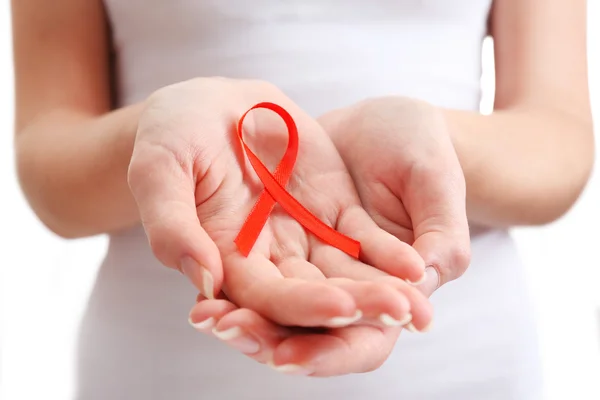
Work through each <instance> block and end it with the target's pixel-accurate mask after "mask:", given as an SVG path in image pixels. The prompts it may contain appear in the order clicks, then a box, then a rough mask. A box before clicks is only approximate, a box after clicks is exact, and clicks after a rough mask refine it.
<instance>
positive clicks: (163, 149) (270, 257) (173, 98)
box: [128, 78, 431, 329]
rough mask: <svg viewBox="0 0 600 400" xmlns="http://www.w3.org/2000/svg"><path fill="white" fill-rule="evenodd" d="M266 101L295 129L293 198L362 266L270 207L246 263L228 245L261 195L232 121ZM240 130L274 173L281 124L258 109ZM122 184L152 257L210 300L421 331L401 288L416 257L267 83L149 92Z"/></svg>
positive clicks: (422, 303) (419, 312)
mask: <svg viewBox="0 0 600 400" xmlns="http://www.w3.org/2000/svg"><path fill="white" fill-rule="evenodd" d="M265 101H268V102H273V103H276V104H279V105H281V106H282V107H284V108H285V109H286V110H287V111H289V112H290V114H291V115H292V116H293V118H294V120H295V122H296V124H297V126H298V130H299V136H300V138H299V140H300V143H299V154H298V159H297V162H296V165H295V168H294V171H293V174H292V177H291V179H290V183H289V184H288V188H289V191H290V193H291V194H292V196H294V197H295V198H296V199H298V200H299V201H300V202H301V203H302V204H303V205H304V206H305V207H306V208H308V209H309V210H310V211H311V212H312V213H313V214H315V215H316V216H317V217H318V218H319V219H320V220H322V221H324V222H325V223H327V224H328V225H330V226H332V227H335V228H336V229H337V230H338V231H340V232H341V233H343V234H346V235H348V236H351V237H353V238H354V239H356V240H358V241H360V242H361V256H360V260H356V259H354V258H352V257H350V256H348V255H347V254H345V253H343V252H342V251H340V250H338V249H336V248H334V247H331V246H328V245H325V244H323V243H321V242H320V241H319V240H317V239H316V238H315V237H313V236H312V235H310V234H307V232H306V231H305V230H304V228H303V227H302V226H301V225H300V224H299V223H298V222H297V221H295V220H294V219H293V218H291V217H290V216H289V215H287V214H286V213H285V212H284V211H283V210H281V209H279V208H278V207H276V208H275V209H274V210H273V212H272V214H271V216H270V218H269V220H268V222H267V224H266V225H265V227H264V229H263V231H262V232H261V234H260V236H259V238H258V241H257V242H256V245H255V246H254V248H253V250H252V251H251V252H250V255H249V256H248V257H245V256H243V255H242V254H241V253H240V252H239V251H238V249H237V248H236V245H235V243H234V239H235V237H236V235H237V233H238V232H239V230H240V228H241V226H242V225H243V223H244V221H245V219H246V217H247V216H248V214H249V212H250V211H251V209H252V206H253V204H254V203H255V201H256V200H257V198H258V197H259V195H260V193H261V191H262V190H263V186H262V184H261V183H260V182H259V181H258V179H257V178H255V177H254V171H252V170H251V169H249V168H248V166H247V165H246V162H245V158H244V155H243V153H242V151H241V146H240V143H239V140H238V138H237V133H236V123H237V121H238V120H239V118H240V117H241V115H242V114H243V113H244V112H245V111H246V110H248V109H249V108H250V107H252V106H254V105H255V104H256V103H259V102H265ZM244 131H245V133H244V137H245V140H246V142H247V143H248V144H249V146H250V147H251V148H252V149H253V151H255V152H256V153H257V155H258V156H259V157H260V159H261V160H262V161H263V162H264V163H265V164H266V165H267V166H269V167H272V165H274V164H275V163H276V162H277V161H278V157H280V154H281V153H282V152H283V151H282V150H283V149H284V148H285V144H286V142H287V139H288V135H287V131H286V129H285V126H284V125H283V124H282V122H281V121H280V120H279V119H278V118H277V117H276V116H275V114H273V113H270V112H264V111H261V110H257V111H253V112H252V113H251V114H249V115H248V117H247V122H246V123H245V125H244ZM128 180H129V185H130V188H131V190H132V193H133V195H134V197H135V199H136V202H137V204H138V208H139V213H140V217H141V221H142V224H143V226H144V228H145V231H146V234H147V236H148V239H149V242H150V246H151V248H152V250H153V252H154V254H155V255H156V257H157V258H158V259H159V260H160V261H161V262H162V263H163V264H164V265H166V266H168V267H171V268H174V269H179V270H180V271H181V272H183V273H184V274H185V275H186V276H187V277H188V278H189V279H190V280H191V281H192V282H193V284H194V285H195V286H196V287H197V288H198V289H199V290H200V292H201V293H202V294H203V295H204V296H206V297H207V298H211V297H213V296H214V294H215V293H218V292H219V291H220V290H221V288H222V289H223V291H224V292H225V293H226V295H227V296H228V298H229V299H230V300H231V301H232V302H233V303H235V304H236V305H238V306H239V307H243V308H246V309H250V310H253V311H254V312H256V313H258V314H260V315H262V316H264V317H266V318H268V319H269V320H271V321H273V322H274V323H277V324H280V325H292V326H305V327H315V326H322V327H332V328H334V327H340V326H347V325H350V324H353V323H360V324H371V325H376V326H399V325H402V324H405V323H407V322H409V321H411V320H412V323H413V325H414V326H415V327H416V328H417V329H420V328H423V327H425V326H427V325H428V324H429V322H430V319H431V307H430V305H429V302H428V300H427V299H426V298H425V296H423V295H422V294H421V293H420V292H419V291H417V290H416V289H415V288H414V287H411V286H410V285H408V284H406V283H405V282H404V281H403V280H402V279H407V280H410V281H413V282H415V281H419V280H420V279H421V278H422V277H423V274H424V269H425V264H424V261H423V259H422V258H421V257H420V256H419V255H418V254H417V252H416V251H415V250H414V249H413V248H412V247H411V246H409V245H408V244H405V243H403V242H401V241H400V240H398V239H397V238H395V237H394V236H393V235H391V234H389V233H387V232H385V231H384V230H382V229H380V228H379V227H378V226H377V224H375V222H373V220H372V219H371V218H370V217H369V215H368V214H367V213H366V212H365V210H364V209H363V208H362V206H361V204H360V200H359V198H358V195H357V192H356V190H355V188H354V185H353V182H352V179H351V177H350V175H349V173H348V171H347V170H346V168H345V166H344V163H343V161H342V159H341V157H340V156H339V154H338V152H337V150H336V148H335V146H334V145H333V143H332V142H331V140H330V138H329V136H328V135H327V133H326V132H325V131H324V130H323V129H322V128H321V126H320V125H319V124H318V123H317V122H316V121H315V120H314V119H312V118H310V117H309V116H308V115H306V114H305V113H303V112H302V111H301V110H300V109H299V108H298V107H297V106H296V105H295V104H293V102H291V101H290V100H289V99H288V98H287V97H286V96H284V95H283V94H282V93H281V92H280V91H279V90H277V89H276V88H274V87H273V86H272V85H269V84H265V83H262V82H257V81H240V80H228V79H222V78H211V79H209V78H204V79H195V80H191V81H188V82H183V83H179V84H176V85H173V86H169V87H166V88H164V89H161V90H159V91H157V92H156V93H154V94H153V95H151V96H150V97H149V99H148V100H147V102H146V105H145V109H144V111H143V113H142V116H141V118H140V120H139V124H138V131H137V136H136V141H135V145H134V150H133V154H132V158H131V163H130V167H129V173H128ZM390 275H391V276H390ZM399 278H402V279H399Z"/></svg>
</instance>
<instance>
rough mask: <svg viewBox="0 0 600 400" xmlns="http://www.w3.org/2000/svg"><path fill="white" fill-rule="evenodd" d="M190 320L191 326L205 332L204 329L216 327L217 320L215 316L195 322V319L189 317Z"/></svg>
mask: <svg viewBox="0 0 600 400" xmlns="http://www.w3.org/2000/svg"><path fill="white" fill-rule="evenodd" d="M188 322H189V323H190V325H191V326H193V327H194V328H196V329H197V330H199V331H201V332H203V331H206V330H209V329H212V328H214V326H215V323H216V322H217V320H216V319H214V318H213V317H210V318H208V319H205V320H204V321H200V322H194V321H192V318H188Z"/></svg>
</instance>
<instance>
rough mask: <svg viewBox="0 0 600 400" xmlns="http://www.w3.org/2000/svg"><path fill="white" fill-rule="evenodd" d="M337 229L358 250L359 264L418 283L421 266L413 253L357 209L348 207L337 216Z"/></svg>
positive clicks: (421, 274)
mask: <svg viewBox="0 0 600 400" xmlns="http://www.w3.org/2000/svg"><path fill="white" fill-rule="evenodd" d="M338 229H339V230H340V232H342V233H346V234H348V235H351V236H352V238H354V239H356V240H358V241H359V242H360V246H361V260H363V261H364V262H365V263H367V264H370V265H372V266H374V267H376V268H378V269H380V270H382V271H384V272H387V273H388V274H390V275H392V276H396V277H398V278H402V279H406V280H408V281H410V282H415V283H420V282H422V280H423V279H424V274H425V262H424V261H423V259H422V257H421V256H420V255H419V253H418V252H417V251H415V249H413V248H412V246H410V245H409V244H408V243H404V242H402V241H401V240H400V239H398V238H396V237H394V236H393V235H392V234H390V233H388V232H386V231H384V230H383V229H381V228H380V227H379V226H377V224H376V223H375V222H374V221H373V220H372V219H371V217H370V216H369V214H367V212H366V211H365V210H364V209H363V208H361V207H349V208H347V209H346V210H344V212H343V213H342V215H341V216H340V220H339V223H338Z"/></svg>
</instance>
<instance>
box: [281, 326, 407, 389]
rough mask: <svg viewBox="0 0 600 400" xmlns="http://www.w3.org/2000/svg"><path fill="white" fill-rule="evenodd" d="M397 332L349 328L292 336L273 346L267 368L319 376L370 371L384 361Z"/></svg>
mask: <svg viewBox="0 0 600 400" xmlns="http://www.w3.org/2000/svg"><path fill="white" fill-rule="evenodd" d="M399 332H400V328H387V329H379V328H375V327H368V326H352V327H346V328H342V329H336V330H333V331H331V332H330V333H329V334H306V335H295V336H292V337H290V338H288V339H285V340H284V341H283V342H282V343H281V344H280V345H279V346H277V348H276V349H275V352H274V354H273V361H272V362H271V363H270V365H271V366H272V367H273V368H275V369H276V370H278V371H280V372H283V373H292V374H297V375H310V376H320V377H328V376H335V375H344V374H352V373H362V372H369V371H373V370H375V369H377V368H379V367H380V366H381V365H382V364H383V363H384V362H385V360H386V359H387V357H388V356H389V354H390V353H391V351H392V349H393V348H394V344H395V342H396V339H397V338H398V335H399Z"/></svg>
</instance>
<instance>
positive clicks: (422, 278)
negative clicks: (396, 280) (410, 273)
mask: <svg viewBox="0 0 600 400" xmlns="http://www.w3.org/2000/svg"><path fill="white" fill-rule="evenodd" d="M426 280H427V268H425V270H424V271H423V276H421V278H420V279H419V280H418V281H416V282H413V281H411V280H409V279H407V280H406V282H408V283H409V284H411V285H413V286H419V285H421V284H423V283H424V282H425V281H426Z"/></svg>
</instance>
